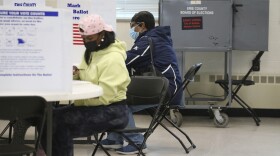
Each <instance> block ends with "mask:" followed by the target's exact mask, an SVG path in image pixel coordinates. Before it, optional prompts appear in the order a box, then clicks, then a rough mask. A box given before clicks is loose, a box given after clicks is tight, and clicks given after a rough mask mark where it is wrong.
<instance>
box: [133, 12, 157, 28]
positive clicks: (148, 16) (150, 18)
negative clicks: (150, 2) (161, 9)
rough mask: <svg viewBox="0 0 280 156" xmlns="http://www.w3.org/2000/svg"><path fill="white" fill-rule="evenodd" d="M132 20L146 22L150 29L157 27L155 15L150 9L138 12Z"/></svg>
mask: <svg viewBox="0 0 280 156" xmlns="http://www.w3.org/2000/svg"><path fill="white" fill-rule="evenodd" d="M131 22H135V23H137V22H144V23H145V26H146V28H147V29H148V30H150V29H152V28H154V27H155V18H154V15H153V14H152V13H150V12H148V11H140V12H138V13H136V14H135V15H134V16H133V17H132V18H131Z"/></svg>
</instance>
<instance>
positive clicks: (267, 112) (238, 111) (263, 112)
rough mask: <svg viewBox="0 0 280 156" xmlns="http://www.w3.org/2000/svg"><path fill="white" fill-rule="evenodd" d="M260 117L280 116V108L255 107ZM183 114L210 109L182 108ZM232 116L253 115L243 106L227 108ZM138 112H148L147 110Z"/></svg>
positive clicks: (202, 112)
mask: <svg viewBox="0 0 280 156" xmlns="http://www.w3.org/2000/svg"><path fill="white" fill-rule="evenodd" d="M253 110H254V111H255V112H256V114H257V116H258V117H280V109H253ZM179 111H180V112H181V114H182V115H183V116H209V112H208V109H180V110H179ZM225 113H227V115H228V116H230V117H250V116H251V115H250V114H249V112H247V111H246V110H245V109H242V108H228V109H226V110H225ZM137 114H147V113H146V112H145V111H140V112H137Z"/></svg>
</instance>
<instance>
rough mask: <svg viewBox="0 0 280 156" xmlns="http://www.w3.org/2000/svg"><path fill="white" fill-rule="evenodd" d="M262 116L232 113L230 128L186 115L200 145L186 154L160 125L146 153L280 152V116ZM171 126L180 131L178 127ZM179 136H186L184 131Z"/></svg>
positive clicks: (143, 121)
mask: <svg viewBox="0 0 280 156" xmlns="http://www.w3.org/2000/svg"><path fill="white" fill-rule="evenodd" d="M149 119H150V117H149V116H146V115H136V122H137V124H138V126H145V125H147V123H148V120H149ZM260 119H261V120H262V121H261V124H260V126H256V125H255V122H254V121H253V119H252V118H250V117H230V122H229V125H228V127H227V128H216V127H215V126H214V124H213V121H212V119H210V118H209V117H198V116H193V117H190V116H185V117H184V122H183V125H182V126H181V129H182V130H184V131H185V132H186V133H187V134H188V135H189V137H190V138H191V139H192V141H193V142H194V144H195V145H196V146H197V148H196V149H194V150H192V151H190V153H189V154H186V153H185V152H184V149H183V148H182V147H181V145H180V144H179V142H178V141H177V140H175V138H173V137H172V136H171V135H170V134H169V133H168V132H167V131H165V130H164V129H163V128H162V127H158V128H157V129H156V131H155V132H154V133H153V134H152V135H151V136H150V138H149V139H148V142H147V145H148V153H147V154H146V155H147V156H183V155H186V156H187V155H189V156H280V118H260ZM0 125H1V126H2V125H3V124H1V123H0ZM166 125H168V124H166ZM168 126H169V125H168ZM170 129H171V130H173V131H174V132H176V131H175V129H174V128H170ZM32 134H34V130H32V129H31V128H30V129H29V131H28V136H27V137H32ZM176 134H179V133H176ZM178 136H179V137H180V138H181V139H184V138H183V136H182V135H178ZM184 141H185V143H186V144H187V145H189V144H188V142H187V141H186V140H184ZM92 151H93V146H92V145H88V144H87V145H85V144H83V145H81V144H77V145H75V149H74V153H75V156H90V155H91V152H92ZM110 153H111V154H112V156H118V155H119V154H117V153H115V152H114V151H110ZM96 156H105V153H104V152H103V151H102V150H98V153H97V154H96Z"/></svg>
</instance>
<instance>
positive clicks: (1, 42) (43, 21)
mask: <svg viewBox="0 0 280 156" xmlns="http://www.w3.org/2000/svg"><path fill="white" fill-rule="evenodd" d="M69 17H70V13H69V12H67V11H62V10H58V9H51V8H48V9H46V8H42V9H39V8H25V9H24V8H16V9H15V8H14V7H13V8H12V7H9V8H8V7H0V82H1V87H0V92H7V91H14V90H16V91H56V92H70V91H71V88H72V86H71V84H72V83H71V82H72V70H71V68H72V59H71V54H69V49H70V45H71V27H69V26H70V23H71V20H67V18H69Z"/></svg>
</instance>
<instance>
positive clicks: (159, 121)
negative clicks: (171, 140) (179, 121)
mask: <svg viewBox="0 0 280 156" xmlns="http://www.w3.org/2000/svg"><path fill="white" fill-rule="evenodd" d="M168 112H169V109H168V108H165V109H164V110H162V113H163V115H162V117H161V118H160V119H157V123H156V124H155V126H154V127H153V130H154V129H156V127H157V126H158V125H161V126H162V127H163V128H164V129H165V130H167V131H168V132H169V133H170V134H171V135H172V136H174V137H175V138H176V139H177V140H178V141H179V143H180V144H181V146H182V147H183V148H184V150H185V152H186V153H189V152H190V150H192V149H194V148H196V146H195V145H194V144H193V142H192V140H191V139H190V137H189V136H188V135H187V134H186V133H185V132H183V131H182V130H181V129H180V128H179V127H178V126H177V125H175V124H174V123H173V122H172V121H171V120H170V119H168V118H167V117H166V115H167V113H168ZM148 113H149V114H150V115H151V116H153V113H152V112H150V111H148ZM163 119H165V120H166V121H168V122H169V123H170V124H171V125H172V126H173V127H175V128H176V129H177V130H178V131H179V132H181V133H182V134H183V135H184V136H185V137H186V138H187V140H188V141H189V143H190V144H191V146H190V147H188V148H187V147H186V146H185V144H184V143H183V141H182V140H181V139H180V138H179V137H178V136H177V135H175V134H174V133H173V132H172V131H171V130H169V129H168V128H167V127H166V126H165V125H164V124H163V123H162V120H163ZM144 136H145V137H146V134H145V135H144Z"/></svg>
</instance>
